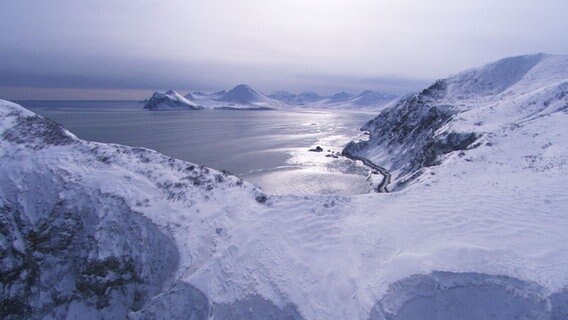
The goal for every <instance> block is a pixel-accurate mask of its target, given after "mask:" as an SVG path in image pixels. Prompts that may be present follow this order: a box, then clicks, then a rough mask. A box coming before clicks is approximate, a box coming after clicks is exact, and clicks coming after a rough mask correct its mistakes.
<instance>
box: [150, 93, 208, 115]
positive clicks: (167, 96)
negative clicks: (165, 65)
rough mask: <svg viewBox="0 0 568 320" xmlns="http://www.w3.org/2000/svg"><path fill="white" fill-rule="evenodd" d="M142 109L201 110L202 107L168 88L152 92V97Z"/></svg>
mask: <svg viewBox="0 0 568 320" xmlns="http://www.w3.org/2000/svg"><path fill="white" fill-rule="evenodd" d="M144 109H148V110H151V111H162V110H203V107H202V106H200V105H197V104H195V103H193V102H191V101H189V100H188V99H187V98H185V97H183V96H182V95H180V94H179V93H177V92H175V91H173V90H168V91H166V92H162V91H156V92H154V94H153V95H152V97H151V98H150V99H149V100H148V101H147V102H146V104H145V105H144Z"/></svg>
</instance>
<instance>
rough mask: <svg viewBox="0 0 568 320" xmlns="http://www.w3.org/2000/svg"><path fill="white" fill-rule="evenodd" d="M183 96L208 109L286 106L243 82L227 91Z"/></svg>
mask: <svg viewBox="0 0 568 320" xmlns="http://www.w3.org/2000/svg"><path fill="white" fill-rule="evenodd" d="M185 97H186V98H187V99H189V100H191V101H192V102H193V103H195V104H199V105H202V106H204V107H205V108H209V109H230V110H271V109H284V108H286V107H288V105H287V104H285V103H282V102H281V101H278V100H275V99H272V98H270V97H268V96H266V95H264V94H262V93H260V92H258V91H256V90H254V89H252V88H251V87H249V86H247V85H245V84H240V85H238V86H236V87H234V88H233V89H231V90H229V91H226V90H221V91H217V92H213V93H210V94H206V93H203V92H192V93H188V94H187V95H186V96H185Z"/></svg>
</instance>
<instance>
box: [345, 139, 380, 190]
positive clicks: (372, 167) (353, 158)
mask: <svg viewBox="0 0 568 320" xmlns="http://www.w3.org/2000/svg"><path fill="white" fill-rule="evenodd" d="M341 155H343V156H344V157H346V158H349V159H351V160H354V161H355V160H359V161H361V162H363V164H364V165H366V166H367V167H369V168H371V169H374V170H377V171H378V172H380V173H381V175H382V176H383V180H381V182H380V183H379V184H378V185H377V187H376V188H375V191H376V192H379V193H387V192H389V190H388V189H387V186H388V185H389V184H390V182H391V174H390V173H389V172H388V170H387V169H385V168H383V167H381V166H379V165H377V164H375V163H373V162H371V161H370V160H369V159H366V158H363V157H359V156H356V155H353V154H351V153H350V152H349V151H346V150H343V152H342V153H341Z"/></svg>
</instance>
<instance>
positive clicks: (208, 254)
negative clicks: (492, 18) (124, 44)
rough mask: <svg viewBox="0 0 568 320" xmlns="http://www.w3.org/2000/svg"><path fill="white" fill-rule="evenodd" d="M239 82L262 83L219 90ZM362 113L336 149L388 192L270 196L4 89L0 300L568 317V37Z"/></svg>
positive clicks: (16, 307) (358, 315) (74, 309)
mask: <svg viewBox="0 0 568 320" xmlns="http://www.w3.org/2000/svg"><path fill="white" fill-rule="evenodd" d="M164 95H165V96H167V98H168V99H167V101H168V102H166V103H165V105H163V104H160V103H158V101H161V100H160V99H161V98H160V97H161V96H160V95H158V96H157V97H156V99H154V102H152V99H150V101H149V102H148V103H149V104H150V102H152V104H151V105H152V106H154V107H158V108H177V104H176V105H175V106H172V105H171V104H170V102H169V101H170V100H171V99H173V100H176V101H180V103H182V105H188V104H187V103H185V102H184V100H181V99H180V98H179V97H178V95H177V94H172V93H170V92H168V93H166V94H164ZM196 96H197V95H196ZM245 96H246V97H248V98H251V97H254V99H256V100H255V103H256V105H257V106H266V103H268V102H270V101H267V100H265V99H264V97H263V96H257V95H255V94H254V92H251V91H250V90H248V88H246V87H240V88H239V89H238V90H237V91H236V92H235V91H233V90H231V91H229V92H227V93H222V94H221V95H220V97H218V98H217V99H219V101H218V102H219V103H221V101H222V103H231V104H235V105H238V106H241V105H242V103H243V101H244V100H242V98H243V97H245ZM153 98H154V97H153ZM184 99H185V98H184ZM272 100H274V99H272ZM248 101H249V100H247V101H245V102H247V103H248ZM191 105H193V104H191ZM194 108H196V107H194ZM149 109H151V108H149ZM151 110H152V109H151ZM363 130H365V131H367V132H369V137H368V139H367V140H363V141H355V142H352V143H350V144H349V145H347V146H346V148H345V150H344V154H348V155H352V156H356V157H360V158H363V159H367V160H368V161H371V162H372V163H375V164H377V165H380V166H381V167H384V168H385V169H386V170H388V171H389V172H390V175H391V178H392V181H391V187H390V191H391V192H390V193H382V194H378V193H370V194H364V195H358V196H349V197H344V196H333V195H326V196H324V195H314V196H302V197H299V196H294V195H282V196H271V195H268V194H265V193H263V192H262V191H261V190H259V189H258V188H256V187H255V186H253V185H251V184H249V183H247V182H244V181H242V180H240V179H239V178H237V177H235V176H233V175H231V174H228V173H226V172H219V171H216V170H212V169H209V168H206V167H203V166H198V165H195V164H192V163H188V162H184V161H181V160H176V159H173V158H170V157H168V156H165V155H162V154H160V153H158V152H156V151H152V150H148V149H143V148H133V147H128V146H122V145H116V144H103V143H96V142H89V141H84V140H81V139H78V138H77V137H75V136H74V135H73V134H71V133H70V132H68V131H67V130H65V129H64V128H62V127H61V126H60V125H58V124H56V123H54V122H52V121H50V120H48V119H45V118H43V117H40V116H38V115H36V114H34V113H32V112H30V111H28V110H26V109H24V108H23V107H21V106H19V105H17V104H14V103H11V102H8V101H4V100H0V134H1V139H0V159H1V163H2V166H0V181H1V182H2V183H1V184H0V211H1V213H2V214H1V215H0V219H1V220H0V228H1V230H2V233H1V236H0V252H1V256H2V260H1V263H0V275H1V278H2V284H3V287H2V295H1V298H0V299H1V305H2V308H1V309H0V316H1V317H2V318H6V319H18V318H38V319H40V318H58V319H65V318H67V319H74V318H85V317H87V318H104V319H125V318H129V319H310V320H311V319H374V320H378V319H381V320H387V319H388V320H403V319H422V320H433V319H456V318H459V319H500V320H506V319H507V320H508V319H553V320H562V319H567V318H568V250H566V249H567V243H568V216H567V215H568V192H566V191H567V190H568V57H567V56H552V55H543V54H539V55H530V56H520V57H513V58H507V59H504V60H500V61H497V62H495V63H492V64H489V65H486V66H483V67H479V68H475V69H471V70H467V71H465V72H463V73H460V74H458V75H456V76H452V77H450V78H447V79H443V80H439V81H437V82H436V83H434V84H433V85H432V86H430V87H428V88H426V89H424V90H423V91H421V92H419V93H415V94H410V95H406V96H404V97H401V98H399V99H397V100H396V101H394V102H392V103H391V104H389V105H388V106H386V107H385V108H384V109H383V110H382V111H381V112H380V113H379V114H378V116H377V117H376V118H375V119H372V120H370V121H369V122H368V123H367V124H366V125H365V126H364V127H363Z"/></svg>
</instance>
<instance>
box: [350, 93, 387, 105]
mask: <svg viewBox="0 0 568 320" xmlns="http://www.w3.org/2000/svg"><path fill="white" fill-rule="evenodd" d="M396 98H397V96H395V95H392V94H385V93H382V92H378V91H372V90H365V91H363V92H361V93H360V94H358V95H356V96H355V97H353V98H351V100H350V101H349V104H352V105H355V106H378V105H381V106H382V105H386V104H387V103H389V102H391V101H393V100H394V99H396Z"/></svg>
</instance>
